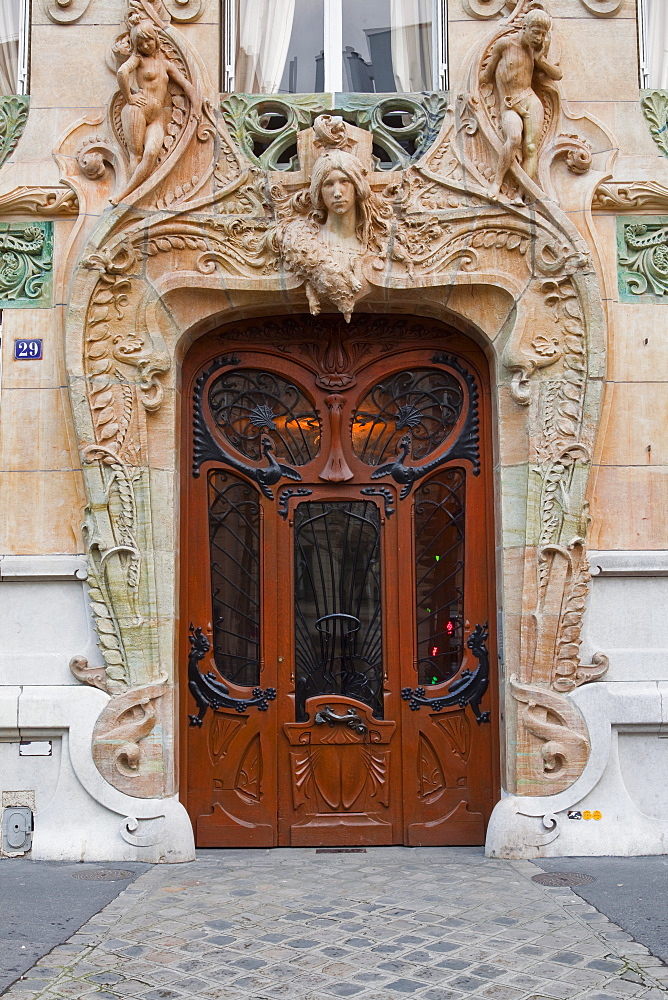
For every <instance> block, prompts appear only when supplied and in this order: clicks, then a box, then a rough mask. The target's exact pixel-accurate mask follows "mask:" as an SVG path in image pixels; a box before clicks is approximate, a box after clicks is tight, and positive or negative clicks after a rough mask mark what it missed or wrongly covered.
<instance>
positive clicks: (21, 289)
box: [0, 222, 53, 309]
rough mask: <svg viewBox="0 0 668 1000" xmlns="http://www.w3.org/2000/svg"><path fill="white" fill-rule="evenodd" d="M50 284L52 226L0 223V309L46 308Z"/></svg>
mask: <svg viewBox="0 0 668 1000" xmlns="http://www.w3.org/2000/svg"><path fill="white" fill-rule="evenodd" d="M52 284H53V223H52V222H30V223H25V222H0V309H9V308H15V309H16V308H22V309H35V308H36V307H39V308H46V307H48V306H50V305H51V293H52Z"/></svg>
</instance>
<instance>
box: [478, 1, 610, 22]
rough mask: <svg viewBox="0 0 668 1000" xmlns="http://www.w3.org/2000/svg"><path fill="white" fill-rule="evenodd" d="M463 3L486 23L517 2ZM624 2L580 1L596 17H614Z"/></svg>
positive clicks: (537, 3)
mask: <svg viewBox="0 0 668 1000" xmlns="http://www.w3.org/2000/svg"><path fill="white" fill-rule="evenodd" d="M462 2H463V5H464V10H466V11H467V13H469V14H470V15H471V17H476V18H479V19H480V20H485V21H486V20H489V19H490V18H493V17H498V16H499V15H500V14H503V13H504V12H508V11H510V10H512V9H513V7H514V6H515V3H516V0H462ZM623 2H624V0H580V3H581V4H582V6H583V7H584V8H585V9H586V10H588V11H589V13H590V14H594V15H595V16H596V17H614V15H615V14H617V13H619V11H620V10H621V8H622V4H623ZM534 6H535V7H539V8H540V7H544V6H545V4H544V3H541V2H540V0H538V2H536V3H535V4H534Z"/></svg>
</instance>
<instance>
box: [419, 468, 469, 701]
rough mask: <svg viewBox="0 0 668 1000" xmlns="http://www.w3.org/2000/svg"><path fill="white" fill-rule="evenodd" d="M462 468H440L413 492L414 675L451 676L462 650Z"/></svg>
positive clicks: (423, 678)
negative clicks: (415, 657)
mask: <svg viewBox="0 0 668 1000" xmlns="http://www.w3.org/2000/svg"><path fill="white" fill-rule="evenodd" d="M465 485H466V475H465V473H464V470H463V469H445V470H444V471H443V472H441V473H437V474H436V475H435V476H433V477H432V478H431V479H429V480H427V482H426V483H424V485H422V486H420V487H419V488H418V489H417V490H416V491H415V580H416V592H415V598H416V610H417V657H418V680H419V683H420V684H421V685H423V686H426V685H430V684H442V683H443V682H444V681H447V680H450V678H452V677H454V676H455V674H456V673H457V671H458V670H459V667H460V665H461V662H462V656H463V652H464V526H465V514H464V499H465Z"/></svg>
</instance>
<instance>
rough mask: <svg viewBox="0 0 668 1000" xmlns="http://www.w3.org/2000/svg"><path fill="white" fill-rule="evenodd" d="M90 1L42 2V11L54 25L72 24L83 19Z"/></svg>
mask: <svg viewBox="0 0 668 1000" xmlns="http://www.w3.org/2000/svg"><path fill="white" fill-rule="evenodd" d="M89 4H90V0H44V9H45V10H46V13H47V14H48V15H49V17H50V18H51V20H52V21H55V22H56V24H74V22H75V21H78V20H79V18H81V17H83V16H84V14H85V13H86V11H87V10H88V6H89Z"/></svg>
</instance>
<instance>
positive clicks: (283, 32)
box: [235, 0, 324, 94]
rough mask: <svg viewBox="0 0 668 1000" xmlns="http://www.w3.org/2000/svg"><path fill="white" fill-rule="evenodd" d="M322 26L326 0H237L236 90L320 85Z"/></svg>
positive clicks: (307, 89) (311, 89)
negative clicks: (324, 1)
mask: <svg viewBox="0 0 668 1000" xmlns="http://www.w3.org/2000/svg"><path fill="white" fill-rule="evenodd" d="M323 32H324V12H323V0H238V3H237V60H236V74H235V90H237V91H239V92H240V93H243V94H277V93H290V94H310V93H318V92H320V91H322V90H323V89H324V86H323V85H324V72H323Z"/></svg>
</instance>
